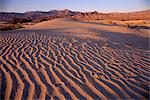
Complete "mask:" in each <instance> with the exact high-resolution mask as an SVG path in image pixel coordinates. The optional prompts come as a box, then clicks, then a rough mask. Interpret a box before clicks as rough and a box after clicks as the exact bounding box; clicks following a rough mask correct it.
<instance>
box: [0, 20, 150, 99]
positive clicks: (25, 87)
mask: <svg viewBox="0 0 150 100" xmlns="http://www.w3.org/2000/svg"><path fill="white" fill-rule="evenodd" d="M149 36H150V30H149V29H131V28H127V27H122V26H113V25H99V24H93V23H87V22H80V21H75V20H72V19H54V20H50V21H46V22H42V23H39V24H36V25H33V26H31V27H28V28H26V29H22V30H13V31H5V32H0V99H6V100H8V99H15V100H20V99H29V100H30V99H40V100H42V99H61V100H63V99H69V100H70V99H74V100H76V99H89V100H90V99H148V97H149V80H150V78H149V68H150V61H149V59H150V55H149V54H150V51H149Z"/></svg>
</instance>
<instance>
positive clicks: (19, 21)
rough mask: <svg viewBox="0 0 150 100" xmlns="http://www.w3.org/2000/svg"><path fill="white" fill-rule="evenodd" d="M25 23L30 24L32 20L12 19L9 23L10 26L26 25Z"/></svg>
mask: <svg viewBox="0 0 150 100" xmlns="http://www.w3.org/2000/svg"><path fill="white" fill-rule="evenodd" d="M26 22H32V20H30V19H24V18H14V19H13V20H12V21H11V23H12V24H18V23H26Z"/></svg>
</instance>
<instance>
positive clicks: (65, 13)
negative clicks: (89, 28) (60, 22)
mask: <svg viewBox="0 0 150 100" xmlns="http://www.w3.org/2000/svg"><path fill="white" fill-rule="evenodd" d="M148 15H150V10H145V11H138V12H130V13H99V12H97V11H94V12H78V11H76V12H75V11H70V10H68V9H65V10H51V11H47V12H43V11H30V12H25V13H8V12H0V21H11V20H13V19H14V18H23V19H29V20H32V21H34V22H40V21H42V20H50V19H54V18H74V19H80V20H104V19H113V20H138V19H142V20H150V16H148Z"/></svg>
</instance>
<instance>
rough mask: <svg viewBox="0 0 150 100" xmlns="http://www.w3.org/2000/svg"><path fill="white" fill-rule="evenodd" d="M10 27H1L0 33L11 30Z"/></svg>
mask: <svg viewBox="0 0 150 100" xmlns="http://www.w3.org/2000/svg"><path fill="white" fill-rule="evenodd" d="M12 29H13V28H12V27H1V28H0V31H6V30H12Z"/></svg>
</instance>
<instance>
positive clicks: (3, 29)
mask: <svg viewBox="0 0 150 100" xmlns="http://www.w3.org/2000/svg"><path fill="white" fill-rule="evenodd" d="M20 28H24V27H23V26H21V25H7V26H1V27H0V31H7V30H14V29H20Z"/></svg>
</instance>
